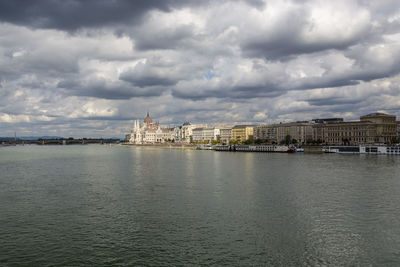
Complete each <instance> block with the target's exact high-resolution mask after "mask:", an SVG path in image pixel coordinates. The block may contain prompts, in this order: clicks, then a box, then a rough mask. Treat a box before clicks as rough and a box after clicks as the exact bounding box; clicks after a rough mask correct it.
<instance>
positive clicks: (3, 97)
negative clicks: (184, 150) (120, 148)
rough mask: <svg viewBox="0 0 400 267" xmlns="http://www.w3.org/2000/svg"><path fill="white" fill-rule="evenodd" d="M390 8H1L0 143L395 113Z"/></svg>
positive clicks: (395, 21)
mask: <svg viewBox="0 0 400 267" xmlns="http://www.w3.org/2000/svg"><path fill="white" fill-rule="evenodd" d="M399 82H400V1H398V0H375V1H368V0H358V1H352V0H343V1H340V0H336V1H325V0H320V1H317V0H315V1H314V0H310V1H307V0H292V1H289V0H288V1H285V0H282V1H278V0H275V1H262V0H247V1H245V0H242V1H241V0H236V1H235V0H231V1H228V0H213V1H206V0H204V1H189V0H185V1H183V0H135V1H128V0H127V1H118V0H114V1H112V0H104V1H103V0H86V1H78V0H62V1H61V0H60V1H56V0H44V1H30V0H26V1H23V0H1V1H0V136H10V135H13V134H14V131H16V132H17V134H18V135H20V136H26V135H58V136H75V137H88V136H97V137H110V136H123V134H125V133H127V132H128V131H129V129H130V128H131V127H132V126H133V123H132V120H134V119H143V118H144V116H145V115H146V112H147V111H150V115H151V117H153V119H155V120H159V121H160V122H161V123H162V124H170V125H178V124H182V123H183V122H184V121H190V122H192V123H203V122H209V123H218V122H226V123H236V122H237V123H240V122H255V123H258V122H264V123H271V122H280V121H283V122H285V121H295V120H306V119H313V118H317V117H344V118H345V119H347V120H354V119H358V117H359V116H360V115H364V114H367V113H370V112H376V111H382V112H387V113H390V114H396V115H397V116H400V86H399V84H400V83H399Z"/></svg>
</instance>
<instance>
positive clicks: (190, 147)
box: [121, 143, 197, 149]
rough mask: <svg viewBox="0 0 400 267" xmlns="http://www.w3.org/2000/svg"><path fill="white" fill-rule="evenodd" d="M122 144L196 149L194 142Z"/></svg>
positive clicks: (126, 144) (123, 144) (127, 144)
mask: <svg viewBox="0 0 400 267" xmlns="http://www.w3.org/2000/svg"><path fill="white" fill-rule="evenodd" d="M121 145H122V146H135V147H153V148H154V147H156V148H173V149H196V147H197V145H196V144H178V143H168V144H129V143H121Z"/></svg>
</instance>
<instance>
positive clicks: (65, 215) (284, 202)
mask: <svg viewBox="0 0 400 267" xmlns="http://www.w3.org/2000/svg"><path fill="white" fill-rule="evenodd" d="M0 265H1V266H127V265H133V266H198V265H203V266H210V265H216V266H223V265H225V266H265V265H285V266H299V265H360V266H365V265H385V266H388V265H389V266H390V265H392V266H399V265H400V156H376V155H338V154H275V153H271V154H268V153H240V152H236V153H235V152H213V151H196V150H179V149H160V148H140V147H126V146H112V147H110V146H102V145H83V146H82V145H77V146H16V147H0Z"/></svg>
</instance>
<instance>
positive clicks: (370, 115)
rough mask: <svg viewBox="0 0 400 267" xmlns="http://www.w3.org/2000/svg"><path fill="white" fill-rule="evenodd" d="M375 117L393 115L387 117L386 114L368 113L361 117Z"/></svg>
mask: <svg viewBox="0 0 400 267" xmlns="http://www.w3.org/2000/svg"><path fill="white" fill-rule="evenodd" d="M376 116H393V115H389V114H386V113H382V112H374V113H370V114H367V115H364V116H361V117H376Z"/></svg>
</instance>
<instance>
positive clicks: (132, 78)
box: [119, 63, 178, 87]
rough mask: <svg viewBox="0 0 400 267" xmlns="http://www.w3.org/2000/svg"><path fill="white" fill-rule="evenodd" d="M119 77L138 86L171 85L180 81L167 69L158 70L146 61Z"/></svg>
mask: <svg viewBox="0 0 400 267" xmlns="http://www.w3.org/2000/svg"><path fill="white" fill-rule="evenodd" d="M119 78H120V80H123V81H126V82H129V83H131V84H132V85H133V86H138V87H148V86H171V85H175V84H176V83H177V82H178V80H174V79H173V78H172V77H171V74H170V73H168V72H167V70H158V69H156V68H154V67H152V66H150V65H149V64H145V63H138V64H137V65H136V66H135V67H134V68H133V69H129V70H127V71H125V72H123V73H121V75H120V76H119Z"/></svg>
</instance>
